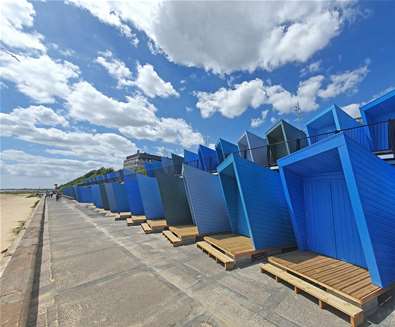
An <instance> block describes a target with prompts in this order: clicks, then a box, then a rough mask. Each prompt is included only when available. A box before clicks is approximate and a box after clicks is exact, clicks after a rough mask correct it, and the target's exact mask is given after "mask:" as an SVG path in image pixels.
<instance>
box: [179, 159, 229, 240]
mask: <svg viewBox="0 0 395 327" xmlns="http://www.w3.org/2000/svg"><path fill="white" fill-rule="evenodd" d="M183 176H184V184H185V188H186V192H187V199H188V203H189V207H190V209H191V214H192V219H193V222H194V224H195V225H196V226H197V229H198V231H199V235H207V234H215V233H221V232H228V231H230V224H229V214H228V210H227V209H226V204H225V198H224V194H223V191H222V187H221V182H220V180H219V177H218V175H212V174H210V173H208V172H205V171H203V170H200V169H197V168H194V167H191V166H188V165H185V166H184V168H183Z"/></svg>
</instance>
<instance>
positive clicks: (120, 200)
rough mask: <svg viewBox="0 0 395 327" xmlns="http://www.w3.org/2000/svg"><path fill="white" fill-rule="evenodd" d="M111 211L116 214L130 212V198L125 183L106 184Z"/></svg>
mask: <svg viewBox="0 0 395 327" xmlns="http://www.w3.org/2000/svg"><path fill="white" fill-rule="evenodd" d="M104 185H105V190H106V194H107V199H108V204H109V207H110V211H111V212H114V213H120V212H129V211H130V209H129V203H128V197H127V194H126V190H125V185H124V184H123V183H117V182H113V183H105V184H104Z"/></svg>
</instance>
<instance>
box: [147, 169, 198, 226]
mask: <svg viewBox="0 0 395 327" xmlns="http://www.w3.org/2000/svg"><path fill="white" fill-rule="evenodd" d="M155 174H156V179H157V181H158V185H159V192H160V197H161V199H162V204H163V209H164V214H165V219H166V221H167V225H168V226H177V225H192V216H191V211H190V209H189V205H188V200H187V196H186V191H185V185H184V181H183V178H182V177H180V176H175V175H169V174H166V173H165V172H163V171H156V173H155Z"/></svg>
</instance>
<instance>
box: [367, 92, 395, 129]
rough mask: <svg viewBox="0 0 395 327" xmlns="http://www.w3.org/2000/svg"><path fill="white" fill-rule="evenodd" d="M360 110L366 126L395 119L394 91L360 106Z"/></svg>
mask: <svg viewBox="0 0 395 327" xmlns="http://www.w3.org/2000/svg"><path fill="white" fill-rule="evenodd" d="M360 110H361V115H362V118H363V120H364V122H365V123H366V124H372V123H375V122H379V121H385V120H388V119H395V90H392V91H390V92H388V93H386V94H384V95H383V96H381V97H379V98H377V99H375V100H373V101H371V102H369V103H367V104H365V105H363V106H361V108H360Z"/></svg>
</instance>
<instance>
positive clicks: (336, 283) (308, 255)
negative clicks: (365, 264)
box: [268, 251, 384, 305]
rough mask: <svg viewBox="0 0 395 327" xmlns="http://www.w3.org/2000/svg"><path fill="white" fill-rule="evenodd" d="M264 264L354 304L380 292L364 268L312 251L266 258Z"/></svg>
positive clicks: (382, 290) (366, 300) (371, 297)
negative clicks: (271, 265)
mask: <svg viewBox="0 0 395 327" xmlns="http://www.w3.org/2000/svg"><path fill="white" fill-rule="evenodd" d="M268 261H269V263H271V264H273V265H275V266H277V267H279V268H282V269H284V270H286V271H288V272H291V273H293V274H295V275H297V276H300V277H302V278H304V279H306V280H308V281H310V282H312V283H314V284H317V285H319V286H321V287H323V288H325V289H326V290H329V291H331V292H332V293H335V294H337V295H339V296H341V297H343V298H345V299H348V300H350V301H352V302H354V303H356V304H358V305H363V304H364V303H367V302H369V301H370V300H372V299H374V298H376V297H377V296H379V295H380V294H382V293H383V292H384V289H382V288H380V287H378V286H375V285H373V284H372V282H371V279H370V276H369V272H368V271H367V270H366V269H364V268H360V267H358V266H355V265H352V264H350V263H346V262H344V261H341V260H337V259H333V258H329V257H325V256H322V255H318V254H315V253H312V252H302V251H293V252H289V253H284V254H280V255H274V256H270V257H269V258H268Z"/></svg>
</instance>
